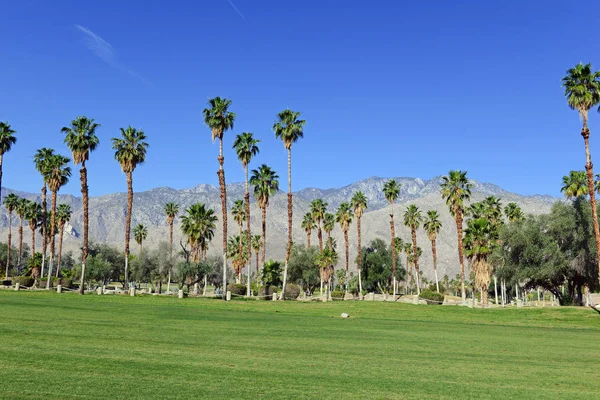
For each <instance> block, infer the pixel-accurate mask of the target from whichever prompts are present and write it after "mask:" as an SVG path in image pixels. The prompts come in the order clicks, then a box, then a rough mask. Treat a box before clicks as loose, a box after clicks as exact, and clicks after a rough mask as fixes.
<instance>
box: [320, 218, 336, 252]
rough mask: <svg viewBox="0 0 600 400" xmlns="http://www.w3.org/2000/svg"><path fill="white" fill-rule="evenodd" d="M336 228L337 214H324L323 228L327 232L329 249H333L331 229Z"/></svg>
mask: <svg viewBox="0 0 600 400" xmlns="http://www.w3.org/2000/svg"><path fill="white" fill-rule="evenodd" d="M333 228H335V215H333V214H331V213H325V214H323V230H324V231H325V233H326V234H327V245H328V247H329V250H332V244H333V242H332V240H331V231H333Z"/></svg>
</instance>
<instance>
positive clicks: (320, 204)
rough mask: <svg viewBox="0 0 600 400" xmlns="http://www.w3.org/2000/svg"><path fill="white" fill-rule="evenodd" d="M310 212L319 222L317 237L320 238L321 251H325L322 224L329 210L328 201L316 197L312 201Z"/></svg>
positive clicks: (317, 222)
mask: <svg viewBox="0 0 600 400" xmlns="http://www.w3.org/2000/svg"><path fill="white" fill-rule="evenodd" d="M309 207H310V213H311V214H312V216H313V219H314V221H315V222H316V224H317V237H318V238H319V251H323V232H322V231H321V226H322V222H323V216H324V215H325V213H326V212H327V203H326V202H325V201H323V199H314V200H313V201H311V202H310V206H309Z"/></svg>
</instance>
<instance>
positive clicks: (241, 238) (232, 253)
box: [227, 203, 250, 283]
mask: <svg viewBox="0 0 600 400" xmlns="http://www.w3.org/2000/svg"><path fill="white" fill-rule="evenodd" d="M242 205H243V203H242ZM246 237H247V236H246V235H244V234H243V232H242V234H241V235H235V236H230V237H229V240H228V241H227V257H228V258H229V259H230V260H231V265H232V266H233V270H234V271H235V273H236V275H237V282H236V283H241V281H242V269H243V268H244V265H246V264H247V262H248V260H249V259H250V255H249V254H248V251H247V250H248V247H247V246H245V244H246ZM240 249H241V251H240Z"/></svg>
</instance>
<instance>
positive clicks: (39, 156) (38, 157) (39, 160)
mask: <svg viewBox="0 0 600 400" xmlns="http://www.w3.org/2000/svg"><path fill="white" fill-rule="evenodd" d="M53 155H54V149H50V148H47V147H42V148H41V149H38V150H37V151H36V152H35V155H34V156H33V162H34V164H35V169H37V171H38V172H39V173H40V174H41V175H42V181H43V185H42V189H41V192H42V249H43V251H42V277H43V275H44V266H45V265H46V249H47V247H48V246H47V245H48V232H47V229H46V228H47V227H48V223H47V219H48V201H47V186H48V182H47V181H46V179H47V176H46V174H45V170H46V169H47V168H46V164H47V163H48V160H49V159H50V158H51V157H52V156H53Z"/></svg>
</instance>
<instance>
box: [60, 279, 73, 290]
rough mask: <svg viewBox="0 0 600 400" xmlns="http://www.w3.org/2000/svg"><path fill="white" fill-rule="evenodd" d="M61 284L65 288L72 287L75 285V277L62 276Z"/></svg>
mask: <svg viewBox="0 0 600 400" xmlns="http://www.w3.org/2000/svg"><path fill="white" fill-rule="evenodd" d="M60 284H61V285H62V287H63V288H70V287H72V286H73V279H71V278H60Z"/></svg>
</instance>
